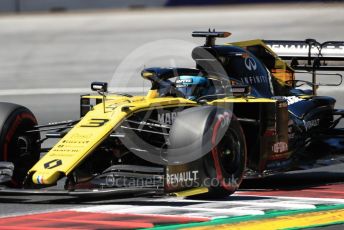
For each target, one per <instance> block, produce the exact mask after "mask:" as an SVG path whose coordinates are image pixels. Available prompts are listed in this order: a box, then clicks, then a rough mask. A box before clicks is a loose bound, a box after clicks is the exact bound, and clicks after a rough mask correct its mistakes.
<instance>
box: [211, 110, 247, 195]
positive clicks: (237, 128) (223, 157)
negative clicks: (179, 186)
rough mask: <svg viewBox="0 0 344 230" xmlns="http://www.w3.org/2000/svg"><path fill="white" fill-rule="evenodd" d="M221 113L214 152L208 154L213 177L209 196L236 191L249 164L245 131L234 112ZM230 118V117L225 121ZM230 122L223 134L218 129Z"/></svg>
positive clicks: (215, 130) (213, 136)
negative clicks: (225, 114)
mask: <svg viewBox="0 0 344 230" xmlns="http://www.w3.org/2000/svg"><path fill="white" fill-rule="evenodd" d="M227 116H228V117H225V116H222V117H218V118H217V121H216V122H215V124H214V127H213V132H212V140H211V141H212V145H213V148H212V150H211V152H210V153H209V154H208V155H207V156H206V157H205V161H204V163H205V169H206V171H207V174H208V176H209V178H212V179H213V181H212V182H211V186H210V188H209V193H208V194H207V196H209V197H212V198H222V197H226V196H229V195H231V194H233V193H234V192H235V191H236V190H237V189H238V188H239V185H240V184H241V182H242V179H243V176H244V171H245V167H246V154H247V153H246V143H245V136H244V132H243V130H242V128H241V125H240V123H239V121H238V120H237V118H236V117H235V115H234V114H232V113H227ZM226 120H227V121H226ZM224 122H229V125H228V128H227V130H226V132H225V134H224V135H219V131H218V130H219V129H220V127H221V125H222V124H223V123H224Z"/></svg>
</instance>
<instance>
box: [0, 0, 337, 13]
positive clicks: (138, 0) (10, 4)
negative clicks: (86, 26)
mask: <svg viewBox="0 0 344 230" xmlns="http://www.w3.org/2000/svg"><path fill="white" fill-rule="evenodd" d="M342 1H343V0H0V12H30V11H43V12H49V11H51V12H59V11H67V10H92V9H113V8H146V7H163V6H197V5H223V4H244V3H282V2H342Z"/></svg>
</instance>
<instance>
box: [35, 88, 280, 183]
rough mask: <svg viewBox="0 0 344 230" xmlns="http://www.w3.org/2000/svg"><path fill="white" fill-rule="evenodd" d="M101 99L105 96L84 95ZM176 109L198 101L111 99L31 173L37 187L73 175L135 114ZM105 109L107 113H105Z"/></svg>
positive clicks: (231, 100)
mask: <svg viewBox="0 0 344 230" xmlns="http://www.w3.org/2000/svg"><path fill="white" fill-rule="evenodd" d="M83 98H94V99H101V98H102V97H101V96H83ZM257 102H258V103H259V102H260V103H275V100H271V99H265V98H253V97H246V98H242V97H241V98H234V97H233V98H229V97H228V98H224V99H218V100H214V101H212V102H209V103H208V104H209V105H215V106H221V107H226V106H227V105H230V104H232V103H257ZM174 106H199V105H198V104H197V103H196V102H193V101H190V100H187V99H184V98H174V97H158V93H157V91H156V90H150V91H149V92H148V94H147V95H146V96H135V97H124V96H107V97H106V100H105V106H104V105H103V103H100V104H98V105H96V106H94V108H93V109H92V110H91V111H89V112H88V113H87V114H86V115H85V116H84V117H83V118H82V120H81V121H80V122H79V123H78V124H76V125H75V126H74V127H73V128H72V129H71V130H70V131H69V132H68V133H67V134H66V136H64V137H63V138H62V139H61V140H60V141H59V142H58V143H57V144H55V146H54V147H53V148H52V149H51V150H50V151H49V152H48V153H47V154H46V155H44V157H42V158H41V159H40V160H39V161H38V162H37V163H36V164H35V165H34V166H33V167H32V168H31V169H30V170H29V174H33V176H32V181H33V182H34V183H35V184H46V185H49V184H54V183H56V181H57V180H58V179H59V178H60V177H61V176H63V175H64V176H67V175H69V174H70V173H71V172H72V171H73V170H74V169H75V168H76V167H77V166H78V165H79V164H80V162H82V161H83V160H84V159H85V158H86V157H87V156H88V155H89V154H90V153H92V151H93V150H95V148H97V147H98V145H99V144H101V143H102V141H104V140H105V139H106V138H108V136H109V135H110V134H111V133H112V132H113V131H114V130H115V129H116V128H117V127H118V126H119V125H120V124H121V123H122V121H123V120H124V119H126V118H127V117H129V116H130V115H131V114H132V113H134V112H139V111H144V110H153V109H159V108H167V107H174ZM104 108H105V111H104Z"/></svg>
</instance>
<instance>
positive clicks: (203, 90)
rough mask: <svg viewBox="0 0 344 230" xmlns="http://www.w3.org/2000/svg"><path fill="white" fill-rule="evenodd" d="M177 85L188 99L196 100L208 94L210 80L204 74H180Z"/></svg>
mask: <svg viewBox="0 0 344 230" xmlns="http://www.w3.org/2000/svg"><path fill="white" fill-rule="evenodd" d="M176 87H177V90H178V91H180V92H181V93H183V95H184V97H185V98H186V99H189V100H196V99H197V98H199V97H201V96H204V95H206V94H208V92H209V88H210V80H209V79H208V78H206V77H202V76H179V77H178V78H177V80H176Z"/></svg>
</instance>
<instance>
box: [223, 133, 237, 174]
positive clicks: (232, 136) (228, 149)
mask: <svg viewBox="0 0 344 230" xmlns="http://www.w3.org/2000/svg"><path fill="white" fill-rule="evenodd" d="M217 148H218V154H219V158H220V162H221V165H222V169H223V171H224V172H225V173H227V174H233V173H235V172H236V171H237V170H238V169H239V168H240V161H241V160H242V159H241V158H242V157H241V154H240V153H241V144H240V141H239V137H238V135H237V134H236V133H235V132H234V131H233V130H231V129H229V130H228V131H227V133H226V134H225V136H224V137H223V138H222V140H221V142H220V143H219V144H218V147H217Z"/></svg>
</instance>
